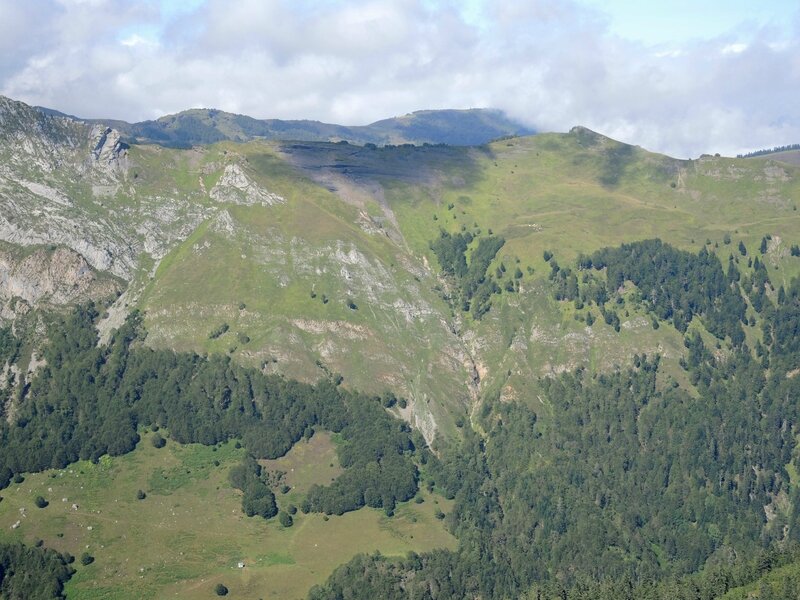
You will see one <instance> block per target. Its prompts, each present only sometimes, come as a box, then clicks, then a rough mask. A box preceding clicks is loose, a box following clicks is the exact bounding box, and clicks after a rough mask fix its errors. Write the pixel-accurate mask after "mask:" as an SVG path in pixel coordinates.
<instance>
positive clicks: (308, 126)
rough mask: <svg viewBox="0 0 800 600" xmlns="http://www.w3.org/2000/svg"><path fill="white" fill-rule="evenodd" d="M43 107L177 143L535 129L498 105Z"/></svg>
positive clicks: (400, 139) (465, 142)
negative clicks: (400, 111)
mask: <svg viewBox="0 0 800 600" xmlns="http://www.w3.org/2000/svg"><path fill="white" fill-rule="evenodd" d="M35 108H36V109H37V110H40V111H41V112H43V113H45V114H48V115H53V116H59V117H66V118H70V119H73V120H78V121H83V122H86V123H96V124H105V125H108V126H110V127H113V128H114V129H117V130H118V131H119V132H120V133H121V134H122V135H123V136H124V137H125V138H126V141H128V142H130V143H155V144H160V145H164V146H167V147H174V148H187V147H190V146H193V145H198V144H208V143H215V142H220V141H225V140H228V141H236V142H245V141H250V140H252V139H257V138H260V139H268V140H279V141H309V142H311V141H316V142H338V141H347V142H349V143H354V144H359V145H363V144H376V145H381V146H383V145H387V144H414V145H420V144H449V145H459V146H478V145H482V144H485V143H487V142H490V141H492V140H494V139H497V138H500V137H504V136H514V135H531V134H533V133H535V130H534V129H533V128H531V127H528V126H526V125H524V124H522V123H521V122H519V121H515V120H514V119H511V118H510V117H508V116H506V114H505V113H504V112H503V111H501V110H498V109H491V108H470V109H437V110H417V111H414V112H411V113H408V114H405V115H400V116H396V117H390V118H386V119H380V120H378V121H375V122H373V123H370V124H367V125H339V124H335V123H325V122H322V121H316V120H310V119H257V118H254V117H250V116H248V115H244V114H238V113H231V112H226V111H223V110H219V109H213V108H190V109H187V110H183V111H180V112H177V113H173V114H168V115H164V116H162V117H159V118H158V119H154V120H145V121H139V122H135V123H129V122H126V121H123V120H120V119H96V118H90V119H86V118H81V117H76V116H74V115H69V114H66V113H62V112H60V111H57V110H54V109H51V108H46V107H39V106H37V107H35Z"/></svg>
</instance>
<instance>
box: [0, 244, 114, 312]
mask: <svg viewBox="0 0 800 600" xmlns="http://www.w3.org/2000/svg"><path fill="white" fill-rule="evenodd" d="M120 288H121V282H119V281H116V280H114V279H113V278H111V277H107V276H105V277H104V276H102V275H101V274H99V273H97V271H95V270H94V269H93V268H92V267H91V266H90V265H89V263H88V262H86V259H85V258H84V257H83V256H81V255H80V254H78V253H77V252H75V251H74V250H71V249H69V248H55V249H50V248H43V247H39V248H35V249H33V250H32V251H29V252H27V253H24V254H21V253H20V252H19V251H15V249H12V248H11V247H0V320H3V319H7V320H13V319H15V318H16V317H17V316H19V315H22V314H25V313H27V312H28V311H29V310H30V309H31V308H33V307H58V306H64V305H68V304H74V303H77V302H85V301H87V300H90V299H100V298H107V297H111V296H114V295H116V294H117V293H118V292H119V291H120Z"/></svg>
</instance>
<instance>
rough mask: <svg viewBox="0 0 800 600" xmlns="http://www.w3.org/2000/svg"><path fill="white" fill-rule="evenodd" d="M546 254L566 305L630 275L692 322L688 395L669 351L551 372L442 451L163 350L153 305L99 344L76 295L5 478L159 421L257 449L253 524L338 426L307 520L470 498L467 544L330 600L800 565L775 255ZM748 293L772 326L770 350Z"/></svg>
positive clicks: (445, 253) (788, 329) (209, 361)
mask: <svg viewBox="0 0 800 600" xmlns="http://www.w3.org/2000/svg"><path fill="white" fill-rule="evenodd" d="M486 239H488V240H489V242H487V243H486V244H480V243H479V244H478V245H476V247H475V249H474V250H473V252H472V255H471V260H470V264H469V265H467V261H466V258H465V256H466V255H465V253H466V249H467V247H468V246H469V245H470V243H471V242H472V240H471V239H469V238H468V237H466V236H461V235H460V234H457V235H455V236H446V235H444V234H443V235H442V238H441V239H440V240H438V241H437V243H436V250H437V255H438V256H439V260H440V263H441V266H442V269H443V270H445V271H447V272H448V273H449V274H450V275H452V276H453V277H454V278H456V279H455V280H456V281H457V282H458V283H459V286H460V289H461V291H462V293H465V294H467V293H468V292H469V293H472V294H473V295H474V293H475V292H476V290H478V289H480V287H481V286H482V285H485V284H486V281H489V280H490V279H491V277H490V276H487V275H486V270H487V268H488V265H489V263H490V262H491V261H492V259H493V258H494V256H495V255H496V253H497V251H498V250H499V248H500V247H501V246H502V239H500V238H497V239H495V238H486ZM483 241H484V240H481V242H483ZM550 258H551V268H552V272H553V274H554V275H553V276H552V277H551V283H552V286H553V289H554V293H556V294H560V293H561V292H564V293H563V294H561V295H562V297H561V298H560V299H561V300H563V301H576V300H577V301H581V302H584V301H585V302H587V303H590V302H596V303H597V304H598V305H600V306H601V307H602V306H604V305H605V303H606V302H607V301H608V299H609V297H610V296H611V295H612V294H616V293H617V292H616V290H618V289H619V288H620V287H621V286H623V285H624V284H626V283H627V282H630V283H632V284H634V285H635V286H636V289H637V290H638V293H639V296H640V301H641V303H642V304H643V305H644V306H646V307H647V309H648V310H649V311H650V312H651V314H652V316H653V318H654V319H657V320H661V321H666V322H668V323H671V324H672V325H673V326H674V327H675V328H676V329H677V330H678V331H680V332H682V333H684V343H685V347H686V357H685V359H682V361H681V367H682V368H683V369H684V370H685V374H686V379H687V380H688V381H689V382H690V383H691V387H690V388H689V386H686V388H688V389H685V388H684V387H681V386H679V385H678V384H677V383H675V382H674V380H673V379H672V378H667V377H664V376H663V374H662V373H661V360H660V357H659V356H639V355H636V356H634V357H633V358H632V362H631V364H630V365H629V366H628V367H626V368H624V369H617V370H616V371H614V372H609V373H604V374H590V373H589V372H588V371H587V370H585V369H578V370H576V371H575V372H572V373H565V374H562V375H560V376H558V377H553V378H542V379H541V380H540V381H539V387H540V390H541V395H542V402H541V403H539V404H535V403H528V402H513V403H499V402H497V403H490V404H486V405H485V406H484V410H481V411H478V413H477V414H478V416H477V417H476V418H477V419H478V424H479V425H480V427H478V428H475V429H473V428H471V427H466V428H463V435H462V436H461V437H460V438H459V439H457V440H452V441H450V442H445V441H443V440H442V441H441V442H440V444H439V446H438V450H437V454H434V453H432V452H431V451H430V450H429V449H428V448H427V447H426V446H425V444H424V442H423V440H422V439H421V436H419V434H416V433H413V432H412V431H411V430H410V428H409V427H408V425H407V424H405V423H403V422H401V421H399V420H397V419H395V418H394V417H392V416H391V414H390V413H389V412H387V410H386V409H385V406H386V405H389V404H392V402H391V400H392V399H394V397H393V396H391V395H385V396H384V397H372V396H366V395H363V394H359V393H357V392H353V391H349V390H346V389H344V388H343V387H342V386H341V385H337V381H338V378H337V377H332V378H331V379H329V380H324V381H321V382H319V383H318V384H316V385H308V384H302V383H298V382H294V381H290V380H287V379H284V378H282V377H278V376H267V375H264V374H262V373H261V372H260V371H257V370H254V369H249V368H245V367H241V366H238V365H236V364H235V363H233V362H232V361H231V360H230V359H229V358H227V357H222V356H210V357H203V356H198V355H194V354H179V353H175V352H171V351H160V350H152V349H149V348H147V347H145V346H144V345H143V344H142V343H141V341H142V339H143V337H144V335H145V333H144V332H143V330H142V326H141V319H140V317H139V315H137V314H135V313H134V314H133V315H132V316H131V318H130V319H129V320H128V322H127V323H126V325H125V326H124V327H123V328H122V329H121V330H120V331H118V332H117V333H116V334H115V336H114V337H113V339H112V341H111V342H110V343H109V344H108V345H107V346H99V347H98V345H97V337H96V332H95V329H94V321H95V319H96V318H97V312H96V310H95V308H94V307H92V306H88V307H80V308H78V309H76V310H75V311H74V313H72V314H71V315H69V316H67V317H64V318H61V319H58V320H57V321H56V322H55V323H54V324H53V327H52V328H51V331H50V335H49V338H50V343H49V345H48V346H47V347H46V349H45V359H46V361H47V365H46V366H45V367H43V368H42V369H41V370H40V371H39V373H38V374H37V375H36V376H35V377H34V378H33V380H32V381H30V382H29V383H28V384H27V385H26V386H25V387H24V388H23V389H21V390H20V404H19V409H18V410H17V412H16V413H15V416H14V419H13V420H12V421H11V422H10V423H9V422H7V420H6V419H3V420H2V421H0V436H2V446H1V447H2V453H0V483H2V484H3V485H4V486H5V485H8V484H9V482H10V481H11V480H12V478H13V476H14V475H15V474H17V473H24V472H30V471H40V470H43V469H47V468H51V467H59V468H60V467H64V466H66V465H67V464H69V463H71V462H74V461H76V460H78V459H90V460H97V459H99V457H100V456H102V455H103V454H112V455H118V454H123V453H126V452H129V451H131V450H132V449H133V448H134V447H135V445H136V443H137V442H138V440H139V436H138V433H137V432H138V430H139V428H140V427H143V426H151V427H152V426H158V427H162V428H165V429H166V430H167V431H168V432H169V433H170V435H171V437H172V439H174V440H175V441H177V442H180V443H187V442H198V443H202V444H207V445H213V444H217V443H219V442H222V441H225V440H228V439H232V438H235V439H240V440H241V443H242V444H243V446H244V447H245V448H246V449H247V450H248V453H249V456H248V457H247V458H246V459H245V460H244V462H243V463H242V464H241V465H240V466H239V467H237V468H234V469H233V470H232V471H231V474H230V477H231V483H232V485H233V486H234V487H237V488H238V489H241V490H242V491H243V492H244V494H243V509H244V510H245V512H246V513H247V514H248V515H251V516H256V515H258V516H261V517H264V518H272V517H274V516H275V515H276V512H277V508H276V505H275V498H274V495H273V492H272V490H271V489H270V488H269V485H268V481H267V479H266V478H265V476H264V474H262V473H261V469H260V467H259V465H258V463H257V462H256V460H255V459H256V458H275V457H278V456H282V455H283V454H285V453H286V452H287V451H288V450H289V449H290V448H291V447H292V445H293V444H294V443H295V442H297V441H298V440H300V439H301V438H302V437H304V436H306V437H308V436H311V435H313V431H314V428H324V429H326V430H329V431H332V432H337V433H338V434H339V435H340V436H341V439H342V443H341V444H340V445H339V447H338V453H339V459H340V462H341V465H342V466H343V467H344V469H345V470H344V473H343V474H342V475H340V476H339V477H338V478H337V479H336V480H335V481H334V482H332V483H331V484H330V485H328V486H324V487H323V486H316V487H314V488H312V489H311V491H310V492H309V493H308V494H307V497H306V498H305V501H304V502H303V503H302V506H301V509H302V510H303V511H306V512H308V511H319V512H324V513H327V514H342V513H343V512H346V511H350V510H355V509H358V508H359V507H362V506H365V505H368V506H373V507H376V508H383V509H384V510H385V511H386V513H387V514H388V515H391V514H392V513H393V511H394V510H395V506H396V504H397V503H398V502H402V501H406V500H409V499H411V498H412V497H413V496H414V495H415V494H416V492H417V490H418V486H419V485H420V484H423V485H426V486H428V487H429V488H432V489H435V490H437V491H438V492H440V493H442V494H444V495H445V496H446V497H448V498H451V499H453V500H454V506H453V509H452V510H451V511H450V513H449V514H448V515H447V516H446V524H447V526H448V528H449V529H450V530H451V531H452V532H453V533H454V534H455V535H456V536H457V538H458V540H459V547H458V549H457V550H455V551H447V550H439V551H434V552H430V553H426V554H423V555H416V554H412V555H409V556H408V557H406V558H404V559H390V558H386V557H383V556H380V555H361V556H358V557H356V558H355V559H353V560H352V561H351V562H350V563H348V564H346V565H344V566H342V567H340V568H339V569H338V570H337V571H335V572H334V574H333V575H332V576H331V578H330V579H329V580H328V582H327V583H326V584H325V585H322V586H318V587H315V588H314V589H313V590H312V591H311V592H310V597H311V598H314V599H315V600H322V599H337V600H346V599H361V598H363V599H367V598H370V599H372V598H390V599H391V598H419V599H423V598H431V599H434V598H436V599H448V598H453V599H455V598H485V599H489V598H498V599H499V598H514V597H527V598H540V599H551V598H552V599H555V598H559V599H579V598H580V599H583V598H601V597H602V598H611V599H614V598H653V599H661V598H664V599H666V598H685V599H711V598H715V597H719V596H720V595H722V594H724V593H725V592H726V591H727V590H729V589H731V588H733V587H736V586H741V585H745V584H748V583H751V582H755V581H759V580H760V578H762V577H765V576H766V575H768V574H769V573H771V572H773V571H774V570H775V569H778V568H780V567H782V566H783V565H787V564H792V563H795V562H797V561H798V560H800V551H799V550H798V547H800V513H798V511H797V509H796V507H798V506H800V490H798V486H797V482H793V481H792V480H791V475H790V472H793V471H792V469H791V468H789V467H790V465H791V463H792V461H793V459H794V457H795V455H796V445H797V438H796V435H797V423H798V419H799V418H800V414H798V413H799V407H798V398H800V377H796V376H795V375H796V374H797V372H798V371H797V370H798V369H799V368H800V282H798V281H794V282H793V284H792V285H791V286H789V287H788V288H787V289H784V288H780V289H779V290H774V289H773V288H772V285H771V283H770V282H769V278H768V276H767V273H766V269H765V268H764V265H763V264H762V263H759V262H758V259H757V258H755V259H748V260H750V261H751V262H749V263H748V268H747V269H744V267H743V268H742V272H740V270H739V268H738V267H737V265H736V259H734V258H733V257H732V258H731V259H730V260H727V261H726V262H727V269H723V263H722V262H721V261H720V260H719V259H718V258H717V256H716V255H715V254H714V253H713V252H709V251H708V250H706V249H705V248H704V249H702V250H701V251H700V252H699V253H698V254H692V253H688V252H683V251H679V250H676V249H674V248H672V247H670V246H668V245H666V244H662V243H661V242H660V241H659V240H651V241H646V242H639V243H636V244H628V245H624V246H622V247H620V248H611V249H604V250H601V251H599V252H597V253H595V254H594V255H592V256H590V257H581V258H580V259H579V261H578V263H577V265H576V268H575V270H568V269H561V268H559V267H558V265H557V264H556V263H555V261H554V260H552V257H550ZM742 260H744V259H742ZM473 265H475V267H474V269H473ZM560 273H566V275H560ZM579 275H581V276H582V275H587V277H585V278H584V277H581V279H580V280H579V279H578V276H579ZM589 275H590V276H589ZM470 290H471V292H470ZM559 290H561V291H559ZM609 290H611V291H609ZM465 297H466V296H465ZM746 299H747V300H749V304H750V306H752V307H753V310H755V311H756V312H757V313H758V314H759V317H760V318H759V321H758V322H759V324H760V327H761V332H760V333H761V336H760V340H759V341H758V342H757V343H756V344H755V346H754V347H753V348H750V347H748V344H747V342H746V338H745V335H744V330H743V327H742V326H743V324H744V323H745V322H746V316H745V315H746V310H745V309H746V306H747V302H746ZM695 318H697V319H700V320H701V321H702V323H703V324H704V325H705V327H706V329H707V330H708V331H709V332H710V333H712V334H713V335H714V336H716V337H717V338H718V340H729V343H728V344H726V346H725V348H724V351H720V348H709V347H707V346H706V343H705V342H704V341H703V337H702V336H701V335H699V334H698V333H697V332H696V330H695V328H693V327H689V325H690V323H691V322H692V321H693V320H694V319H695ZM711 339H713V338H711ZM19 343H20V342H19V340H17V339H16V338H15V337H14V336H13V335H12V334H11V332H10V331H8V330H4V331H0V357H4V356H5V357H13V356H15V355H16V354H17V353H18V352H19V350H18V348H19ZM544 407H546V408H544ZM478 431H480V432H481V433H480V434H479V433H478ZM23 550H24V549H17V550H15V552H17V553H19V552H23ZM37 556H38V555H37ZM20 560H23V559H20ZM27 560H28V559H24V561H27ZM24 561H23V562H24ZM48 564H49V563H48ZM49 568H50V567H48V569H49ZM4 572H8V571H7V570H6V571H4ZM54 572H55V571H54ZM65 572H67V571H65ZM58 573H61V572H60V571H58ZM67 576H68V575H67ZM59 577H60V576H59ZM56 579H58V578H56ZM47 581H50V579H47ZM54 581H55V580H54ZM59 581H60V579H59ZM48 585H49V584H48ZM764 585H766V584H764ZM765 589H766V590H767V591H768V592H769V593H770V594H773V596H774V597H792V596H786V595H784V596H781V595H780V594H781V593H782V592H781V589H779V588H778V587H775V589H774V590H773V589H772V587H769V586H768V585H767V587H766V588H765ZM787 589H789V588H787ZM766 593H767V592H765V594H766ZM10 597H11V596H10ZM763 597H768V596H767V595H765V596H763Z"/></svg>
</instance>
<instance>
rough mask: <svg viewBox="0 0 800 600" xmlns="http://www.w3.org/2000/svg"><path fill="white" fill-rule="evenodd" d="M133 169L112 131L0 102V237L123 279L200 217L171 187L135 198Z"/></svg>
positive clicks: (156, 256)
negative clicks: (62, 251) (63, 252)
mask: <svg viewBox="0 0 800 600" xmlns="http://www.w3.org/2000/svg"><path fill="white" fill-rule="evenodd" d="M132 164H133V163H132V162H131V160H130V157H129V148H128V145H127V144H126V143H125V142H124V141H122V139H121V137H120V134H119V132H117V131H116V130H114V129H112V128H110V127H105V126H102V125H97V124H93V125H92V124H87V123H83V122H81V121H76V120H73V119H69V118H66V117H60V116H52V115H46V114H44V113H42V112H41V111H39V110H37V109H34V108H31V107H29V106H27V105H25V104H23V103H21V102H15V101H13V100H9V99H8V98H2V97H0V240H2V241H6V242H9V243H11V244H14V245H17V246H23V247H26V246H35V245H56V246H64V247H67V248H70V249H72V250H73V251H74V252H76V253H78V254H79V255H81V256H83V257H84V258H85V260H86V261H87V262H88V264H89V265H91V266H92V267H93V268H95V269H97V270H99V271H107V272H109V273H111V274H113V275H115V276H117V277H120V278H122V279H126V280H130V279H131V278H132V277H133V275H134V273H135V271H136V269H137V268H138V265H139V260H140V257H141V256H142V255H143V254H149V255H151V256H152V257H153V258H154V259H156V260H158V259H159V258H161V257H162V256H163V255H164V254H165V253H166V252H167V251H168V249H169V248H170V247H171V245H172V244H173V243H174V242H175V241H176V240H181V239H184V238H185V236H186V235H188V233H190V232H191V231H192V230H193V229H194V227H196V226H197V224H198V223H199V222H200V221H201V220H202V219H203V218H204V216H205V213H204V212H203V210H202V209H200V208H198V207H197V206H194V205H193V206H187V205H185V204H184V205H183V206H181V203H182V200H183V198H180V197H179V195H178V194H174V193H169V192H174V191H175V190H166V191H167V192H168V194H161V193H153V192H152V191H150V193H142V191H141V190H140V189H138V187H139V186H137V185H135V178H136V177H138V173H137V174H136V175H135V176H134V175H132V174H131V167H132ZM158 191H159V192H160V191H161V190H158Z"/></svg>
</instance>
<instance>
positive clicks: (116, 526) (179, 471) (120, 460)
mask: <svg viewBox="0 0 800 600" xmlns="http://www.w3.org/2000/svg"><path fill="white" fill-rule="evenodd" d="M151 435H152V434H144V435H143V439H142V441H141V442H140V443H139V446H138V447H137V449H136V450H135V451H134V452H132V453H130V454H128V455H125V456H122V457H116V458H110V457H104V458H103V459H102V460H101V461H100V462H99V463H98V464H96V465H95V464H92V463H89V462H81V463H77V464H74V465H71V466H69V467H68V468H66V469H64V470H54V471H49V472H45V473H39V474H34V475H28V476H27V477H26V479H25V481H24V482H23V483H21V484H12V486H11V487H9V488H8V489H6V490H3V492H2V496H3V501H2V502H0V536H2V538H3V539H6V540H20V541H24V542H26V543H28V544H32V543H34V542H36V541H37V540H40V539H41V540H43V541H44V544H45V546H47V547H52V548H56V549H58V550H60V551H68V552H70V553H72V554H73V555H75V556H77V557H80V555H81V554H82V553H83V552H89V553H90V554H91V555H93V556H94V557H95V558H96V560H95V562H94V563H93V564H91V565H89V566H83V565H81V564H79V563H80V561H77V560H76V563H75V566H76V569H77V573H76V574H75V576H74V577H73V578H72V580H71V581H70V583H69V585H68V589H67V592H68V597H69V598H74V599H80V600H83V599H91V600H101V599H112V598H113V599H128V598H130V599H134V598H136V599H139V598H185V599H200V598H214V597H216V596H215V595H214V591H213V588H214V586H215V585H216V584H217V583H218V582H223V583H224V584H225V585H226V586H227V587H228V588H229V589H230V591H231V594H230V597H234V598H247V599H251V598H252V599H256V598H302V597H304V596H305V593H306V592H307V590H308V589H309V588H310V587H311V586H312V585H313V584H315V583H319V582H322V581H324V580H325V578H327V576H328V575H329V574H330V572H331V571H332V570H333V569H334V568H335V567H336V566H338V565H339V564H342V563H344V562H346V561H347V560H349V559H350V557H352V556H353V555H355V554H357V553H359V552H373V551H376V550H377V551H381V552H383V553H385V554H388V555H402V554H405V553H407V552H408V551H411V550H414V551H417V552H421V551H425V550H429V549H432V548H438V547H454V544H455V539H454V538H453V537H452V536H451V535H450V534H448V533H447V532H446V531H445V530H444V528H443V526H442V523H441V522H440V521H438V520H436V518H435V517H434V512H435V509H436V508H438V507H442V509H443V510H444V511H447V510H448V509H449V506H450V503H448V502H447V501H446V500H444V499H442V498H440V497H438V496H426V502H424V503H423V504H420V505H417V504H414V503H407V504H404V505H401V506H399V507H398V510H397V513H396V515H395V516H394V517H393V518H387V517H386V516H385V515H384V514H383V512H382V511H377V510H373V509H362V510H359V511H357V512H354V513H348V514H345V515H343V516H341V517H336V516H331V517H330V518H329V519H328V520H325V519H324V518H323V516H322V515H318V514H309V515H303V514H301V513H300V512H298V513H297V514H296V515H295V522H294V525H293V526H292V527H291V528H288V529H284V528H283V527H281V526H280V525H279V524H278V523H277V519H273V520H272V521H270V522H266V521H264V520H263V519H258V518H247V517H246V516H244V514H243V513H242V512H241V504H240V497H239V492H238V491H237V490H234V489H232V488H231V487H230V485H229V484H228V481H227V473H228V470H229V469H230V467H232V466H233V465H235V464H237V463H238V461H239V460H240V458H241V455H242V453H243V452H244V450H241V449H236V448H235V446H234V444H233V443H228V444H224V445H221V446H219V447H218V448H217V449H216V451H215V450H214V448H212V447H206V446H200V445H196V444H190V445H185V446H183V445H179V444H176V443H173V442H171V441H169V442H168V443H167V445H166V447H165V448H163V449H156V448H154V447H153V446H152V444H151V443H150V436H151ZM315 438H318V439H316V441H314V440H315ZM333 448H334V447H333V445H332V444H331V442H330V440H329V438H327V437H326V436H325V435H324V434H318V436H314V438H312V441H311V442H308V443H307V442H300V443H299V444H298V445H297V446H296V447H295V449H294V450H292V451H291V452H290V453H289V454H288V455H287V456H286V457H284V458H283V459H280V460H279V461H272V462H273V463H275V464H271V465H270V466H271V467H273V466H274V467H275V468H282V469H283V470H287V471H289V472H290V473H291V474H292V478H287V481H290V482H293V484H294V485H296V488H297V489H295V490H293V492H292V493H290V494H287V495H285V496H284V495H282V494H280V493H278V494H277V496H278V503H279V505H280V506H282V507H285V506H286V505H288V503H289V502H290V501H292V500H293V499H296V497H297V491H298V490H299V489H303V488H304V487H305V486H306V485H310V484H311V483H313V482H321V481H322V480H328V479H330V476H331V474H332V473H335V472H336V471H335V469H336V468H338V464H337V463H336V462H335V460H334V459H335V458H336V455H335V452H334V450H333ZM214 461H219V465H218V466H217V465H215V462H214ZM332 461H334V462H333V464H334V468H331V467H330V466H329V465H330V464H331V462H332ZM291 469H294V471H291ZM139 489H142V490H144V491H145V492H146V493H147V497H146V498H145V499H143V500H138V499H137V498H136V493H137V490H139ZM38 495H42V496H44V497H45V498H46V499H47V500H48V501H49V505H48V506H47V507H46V508H42V509H40V508H37V507H36V506H35V504H34V499H35V498H36V496H38ZM64 498H66V500H64V501H62V499H64ZM436 503H438V504H436ZM73 504H75V505H77V507H78V508H77V509H73V507H72V506H73ZM22 509H24V511H22V512H21V510H22ZM17 521H20V525H19V526H18V527H17V528H15V529H12V526H13V524H14V523H16V522H17ZM239 561H242V562H244V563H245V567H244V568H242V569H240V568H238V562H239Z"/></svg>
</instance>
